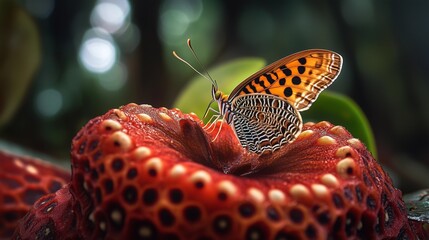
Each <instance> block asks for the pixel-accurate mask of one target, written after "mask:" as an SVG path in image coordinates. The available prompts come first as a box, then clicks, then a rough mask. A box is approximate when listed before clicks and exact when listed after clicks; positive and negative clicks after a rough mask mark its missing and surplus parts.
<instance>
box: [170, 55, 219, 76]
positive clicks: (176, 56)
mask: <svg viewBox="0 0 429 240" xmlns="http://www.w3.org/2000/svg"><path fill="white" fill-rule="evenodd" d="M173 55H174V57H175V58H177V59H179V60H180V61H182V62H183V63H185V64H186V65H188V66H189V67H190V68H191V69H192V70H194V71H195V72H196V73H198V74H200V75H201V77H203V78H205V79H207V80H209V81H210V82H212V83H213V81H212V79H210V78H208V77H207V76H206V75H204V74H202V73H201V72H199V71H198V70H197V69H195V68H194V67H193V66H192V65H191V64H190V63H188V62H187V61H186V60H185V59H183V58H181V57H180V56H179V55H178V54H177V53H176V51H173Z"/></svg>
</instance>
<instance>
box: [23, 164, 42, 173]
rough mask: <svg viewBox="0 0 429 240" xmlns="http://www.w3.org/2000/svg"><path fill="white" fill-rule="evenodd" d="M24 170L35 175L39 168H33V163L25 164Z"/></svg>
mask: <svg viewBox="0 0 429 240" xmlns="http://www.w3.org/2000/svg"><path fill="white" fill-rule="evenodd" d="M25 170H26V171H27V172H28V173H31V174H33V175H37V174H38V173H39V170H37V168H35V167H34V166H33V165H27V166H25Z"/></svg>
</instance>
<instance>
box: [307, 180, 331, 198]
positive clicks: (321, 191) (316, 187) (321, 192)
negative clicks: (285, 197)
mask: <svg viewBox="0 0 429 240" xmlns="http://www.w3.org/2000/svg"><path fill="white" fill-rule="evenodd" d="M311 190H313V193H314V195H316V197H319V198H324V197H326V196H328V193H329V192H328V188H327V187H326V186H325V185H322V184H318V183H314V184H312V185H311Z"/></svg>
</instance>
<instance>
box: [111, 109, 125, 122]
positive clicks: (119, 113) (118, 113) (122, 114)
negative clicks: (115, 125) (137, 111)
mask: <svg viewBox="0 0 429 240" xmlns="http://www.w3.org/2000/svg"><path fill="white" fill-rule="evenodd" d="M113 113H115V114H116V116H118V118H119V119H121V120H127V115H125V113H124V112H123V111H121V110H119V109H113Z"/></svg>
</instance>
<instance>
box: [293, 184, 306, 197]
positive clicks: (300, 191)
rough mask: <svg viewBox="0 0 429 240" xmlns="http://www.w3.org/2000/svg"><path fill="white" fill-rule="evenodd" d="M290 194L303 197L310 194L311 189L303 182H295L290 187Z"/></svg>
mask: <svg viewBox="0 0 429 240" xmlns="http://www.w3.org/2000/svg"><path fill="white" fill-rule="evenodd" d="M289 193H290V195H292V197H293V198H295V199H302V198H306V197H309V196H310V191H309V190H308V188H307V187H306V186H304V185H303V184H300V183H298V184H295V185H293V186H292V187H291V188H290V189H289Z"/></svg>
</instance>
